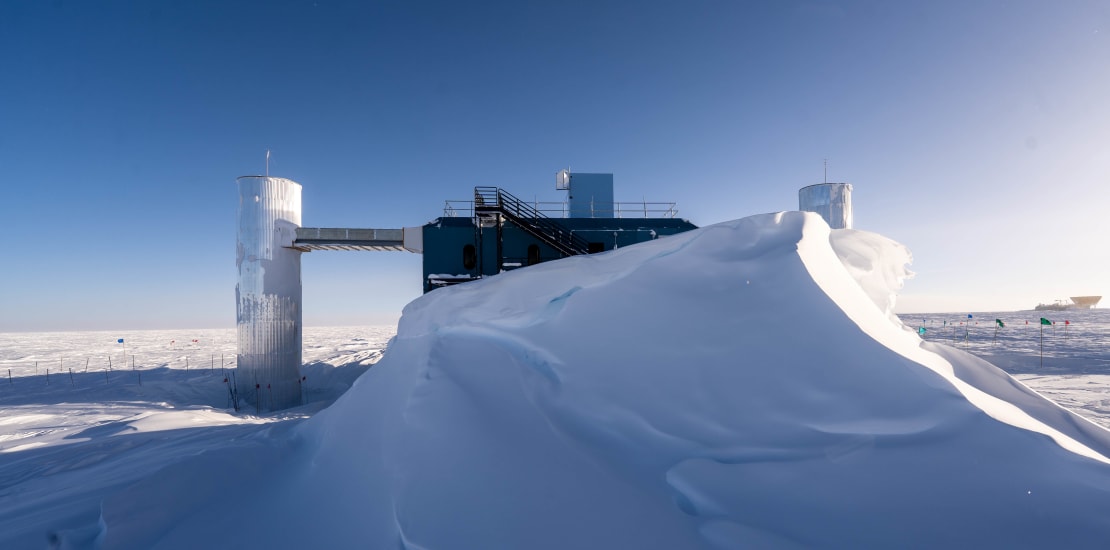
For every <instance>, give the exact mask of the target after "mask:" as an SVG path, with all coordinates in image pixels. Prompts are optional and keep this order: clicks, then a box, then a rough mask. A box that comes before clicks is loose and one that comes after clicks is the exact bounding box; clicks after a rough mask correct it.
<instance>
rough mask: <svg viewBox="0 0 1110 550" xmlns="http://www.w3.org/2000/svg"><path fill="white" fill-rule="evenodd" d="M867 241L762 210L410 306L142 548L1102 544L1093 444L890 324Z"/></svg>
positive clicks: (971, 364) (1100, 487) (979, 370)
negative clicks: (264, 464)
mask: <svg viewBox="0 0 1110 550" xmlns="http://www.w3.org/2000/svg"><path fill="white" fill-rule="evenodd" d="M830 239H832V240H834V241H838V243H837V245H836V248H835V250H841V251H844V250H851V251H853V254H854V256H852V257H851V258H849V259H846V260H844V262H845V263H848V264H850V266H854V267H849V268H847V269H846V268H845V264H844V263H842V259H841V258H840V257H838V256H837V254H836V252H835V251H834V246H833V244H831V243H830ZM863 241H867V242H863ZM877 242H879V241H876V240H874V236H870V235H868V234H865V233H862V232H856V233H841V234H838V235H836V236H835V237H831V235H830V230H829V228H828V226H827V225H826V224H825V223H824V222H823V221H822V220H821V219H820V218H819V217H818V216H816V215H813V214H805V213H800V212H787V213H779V214H766V215H759V216H752V217H749V218H744V219H741V220H737V221H733V222H728V223H723V224H718V225H714V226H710V227H706V228H702V229H699V230H696V231H691V232H688V233H683V234H680V235H675V236H672V237H667V238H663V239H659V240H657V241H652V242H649V243H643V244H641V245H636V246H631V247H627V248H622V249H620V250H616V251H612V252H609V253H604V254H598V255H591V256H585V257H575V258H568V259H565V260H561V261H558V262H550V263H545V264H540V265H537V266H533V267H529V268H527V269H521V270H517V271H513V272H509V273H506V274H503V275H499V276H497V277H492V278H489V279H485V280H482V281H478V282H475V283H468V284H466V285H460V286H457V287H452V288H448V289H441V290H436V291H434V292H431V293H429V294H427V295H425V296H423V297H422V298H420V299H417V300H416V301H414V302H413V303H411V304H410V305H409V306H408V307H406V309H405V312H404V316H403V318H402V320H401V323H400V325H399V327H398V333H397V336H396V338H395V340H394V341H393V343H392V344H391V346H390V347H389V349H388V351H387V353H386V356H385V357H384V358H383V359H382V361H381V362H379V363H378V365H377V366H376V367H375V368H373V369H371V370H370V371H369V372H367V373H366V374H365V375H364V376H362V377H361V378H360V379H359V380H358V381H357V382H356V383H355V385H354V386H353V387H352V389H351V390H350V391H349V392H348V393H347V394H346V395H344V396H343V397H342V398H341V399H340V400H339V401H337V402H336V403H335V405H334V406H332V407H330V408H329V409H327V410H325V411H322V412H321V413H319V414H318V415H316V416H315V417H313V418H312V419H310V420H309V421H307V422H305V423H304V424H303V425H301V426H300V429H299V439H298V445H299V447H298V450H297V451H296V452H294V453H292V454H291V455H290V456H289V457H287V459H286V460H285V464H284V465H283V466H281V467H280V468H275V475H273V476H268V475H266V474H259V475H260V476H262V477H267V478H270V479H273V480H274V481H273V482H271V484H269V485H267V487H266V488H265V490H264V491H260V492H258V493H259V494H258V495H257V496H255V497H253V498H250V497H247V496H246V495H252V494H255V493H256V492H255V491H252V490H251V489H252V488H248V487H243V488H241V490H239V491H237V493H238V494H239V495H241V496H242V497H243V498H247V499H248V500H249V503H247V504H244V503H243V502H242V499H240V501H237V502H235V503H234V505H232V504H223V505H220V504H219V503H217V504H216V505H212V506H209V507H207V508H205V509H202V510H194V509H189V510H179V511H177V513H175V514H171V515H172V517H174V518H175V520H173V521H172V522H170V523H171V525H168V526H167V527H166V528H165V535H164V536H163V537H162V538H161V539H160V541H159V545H160V546H161V547H165V548H186V547H202V546H206V545H209V544H208V543H211V542H213V541H214V540H219V544H220V545H223V546H235V545H238V544H244V545H247V544H249V545H251V546H273V547H283V548H289V547H309V546H311V547H370V548H398V547H400V548H614V547H619V548H667V549H670V548H732V547H787V548H788V547H813V546H839V547H860V546H864V547H875V546H878V547H902V546H907V545H909V546H933V547H938V546H960V547H975V546H993V547H1029V546H1042V547H1045V546H1054V547H1061V546H1068V547H1085V546H1086V547H1096V546H1099V545H1100V544H1101V542H1102V541H1104V540H1105V538H1106V537H1107V536H1108V535H1110V518H1108V517H1107V516H1106V514H1104V513H1103V511H1104V510H1106V509H1107V507H1108V506H1110V467H1108V466H1107V464H1106V462H1107V460H1106V458H1105V456H1106V454H1107V449H1108V448H1110V445H1108V443H1110V441H1108V439H1107V437H1106V432H1105V431H1104V430H1101V429H1100V428H1097V427H1095V426H1094V425H1092V424H1090V423H1087V422H1085V421H1082V420H1078V419H1077V417H1075V416H1074V415H1071V414H1070V413H1067V412H1062V411H1060V410H1057V409H1058V408H1054V407H1053V406H1052V405H1051V404H1050V403H1048V402H1046V401H1044V400H1043V399H1041V398H1040V397H1039V396H1036V395H1035V394H1032V393H1029V392H1026V391H1024V389H1023V388H1022V387H1021V386H1020V385H1019V384H1016V383H1015V382H1014V381H1013V380H1012V379H1010V378H1009V377H1008V376H1006V375H1004V374H1001V373H1000V372H997V371H996V370H993V367H991V366H990V365H989V364H986V363H985V362H982V361H979V360H974V359H973V358H971V357H970V356H968V355H966V354H964V353H962V352H959V351H958V350H953V349H951V348H944V349H943V356H942V355H941V354H939V353H937V352H935V351H932V350H935V349H937V348H935V347H933V348H929V349H927V348H925V347H923V346H922V345H921V341H920V339H918V338H917V337H916V336H915V335H913V334H912V333H910V332H908V331H906V330H905V329H904V327H902V326H901V325H900V324H896V323H895V322H892V321H891V319H890V317H889V315H888V313H889V309H888V308H889V305H890V302H889V301H884V299H883V297H884V296H889V294H890V291H891V287H892V286H896V285H897V284H899V279H900V277H899V276H898V274H899V273H905V271H904V268H905V265H904V264H905V262H906V261H907V260H908V253H907V254H895V253H890V252H889V251H890V250H891V248H890V247H889V246H886V245H885V244H883V245H881V246H871V245H873V244H875V243H877ZM887 242H888V243H889V241H887ZM884 251H885V252H884ZM853 270H854V271H853ZM899 270H901V271H899ZM876 271H877V272H881V273H882V274H883V275H881V276H870V275H869V274H871V275H873V274H874V273H875V272H876ZM890 274H893V275H894V276H893V277H892V276H889V275H890ZM868 281H871V282H868ZM861 284H862V285H864V287H870V288H864V287H861V286H860V285H861ZM874 285H879V286H874ZM884 306H885V307H884ZM131 496H132V497H133V499H142V498H146V499H148V500H150V501H151V502H152V507H153V506H154V504H153V503H155V502H160V500H159V499H158V498H156V497H157V496H158V495H156V494H155V493H150V494H135V495H131ZM161 506H162V507H163V508H164V507H165V506H167V505H165V504H163V505H161ZM169 506H172V505H169ZM133 508H136V509H138V508H140V507H138V506H135V507H133ZM165 513H166V511H165V510H164V509H162V510H160V511H159V513H158V514H154V513H152V514H151V516H150V517H141V516H132V517H129V518H127V519H126V520H122V519H121V521H133V522H138V521H146V522H157V521H159V520H160V519H159V518H163V519H161V520H160V521H162V522H163V523H165V521H166V520H165V519H164V517H165ZM229 514H234V515H235V517H236V518H237V520H236V526H237V529H236V530H234V531H233V532H231V533H224V532H221V533H219V537H220V538H219V539H212V538H206V537H214V536H216V535H215V534H214V533H213V530H212V529H211V528H210V527H206V526H207V525H209V523H208V522H213V521H219V520H221V519H222V518H226V517H227V516H228V515H229ZM224 523H225V524H226V522H224ZM148 531H149V530H148ZM112 533H113V528H112V526H111V525H109V526H108V528H107V534H108V538H110V537H111V534H112ZM106 546H109V547H113V544H106ZM126 546H127V545H126V543H121V544H118V545H114V547H126Z"/></svg>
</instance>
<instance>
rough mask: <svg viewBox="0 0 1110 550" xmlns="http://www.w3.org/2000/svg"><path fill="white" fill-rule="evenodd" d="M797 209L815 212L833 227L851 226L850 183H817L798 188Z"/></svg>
mask: <svg viewBox="0 0 1110 550" xmlns="http://www.w3.org/2000/svg"><path fill="white" fill-rule="evenodd" d="M798 210H801V211H802V212H816V213H818V214H820V215H821V217H822V218H824V219H825V222H827V223H828V224H829V227H831V228H833V229H851V228H852V184H850V183H818V184H817V185H810V186H807V187H803V188H801V189H799V190H798Z"/></svg>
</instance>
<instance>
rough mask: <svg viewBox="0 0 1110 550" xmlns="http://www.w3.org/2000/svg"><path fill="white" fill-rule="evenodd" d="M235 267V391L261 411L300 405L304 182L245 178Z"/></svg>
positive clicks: (242, 186) (239, 214)
mask: <svg viewBox="0 0 1110 550" xmlns="http://www.w3.org/2000/svg"><path fill="white" fill-rule="evenodd" d="M237 181H238V185H239V210H238V219H239V229H238V234H237V239H236V240H237V242H236V254H235V256H236V259H235V265H236V267H237V268H238V269H239V284H238V285H237V286H236V287H235V295H236V296H235V298H236V299H235V303H236V327H237V329H238V341H239V344H238V369H237V371H236V375H235V382H236V388H237V391H238V393H239V396H240V397H242V398H245V399H246V400H247V401H248V402H250V403H253V404H255V406H256V407H257V408H259V409H266V410H278V409H286V408H289V407H295V406H297V405H300V404H301V387H300V366H301V336H302V327H301V253H300V252H299V251H297V250H295V249H293V248H291V246H292V244H293V241H294V240H295V239H296V228H298V227H300V225H301V185H300V184H299V183H297V182H295V181H292V180H287V179H285V178H271V177H268V176H243V177H241V178H239V179H238V180H237Z"/></svg>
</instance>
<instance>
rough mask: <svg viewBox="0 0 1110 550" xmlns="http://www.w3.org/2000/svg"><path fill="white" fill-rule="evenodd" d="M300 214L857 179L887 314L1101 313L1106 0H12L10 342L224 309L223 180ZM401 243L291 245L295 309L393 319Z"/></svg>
mask: <svg viewBox="0 0 1110 550" xmlns="http://www.w3.org/2000/svg"><path fill="white" fill-rule="evenodd" d="M267 149H270V150H272V151H273V162H272V164H271V169H270V172H271V174H272V175H278V176H283V177H287V178H291V179H294V180H296V181H298V182H300V183H301V184H303V185H304V194H303V202H304V216H303V222H304V225H306V226H311V227H384V228H388V227H402V226H414V225H420V224H423V223H425V222H427V221H429V220H431V219H433V218H435V217H436V216H438V215H439V214H440V213H441V212H442V205H443V201H444V200H445V199H464V198H466V197H467V196H469V195H470V193H471V189H472V187H473V186H475V185H497V186H502V187H505V188H507V189H509V190H510V191H511V192H513V193H514V194H516V195H518V196H522V197H528V198H532V197H537V198H538V199H539V200H545V199H548V200H559V199H560V194H559V192H557V191H556V190H555V189H554V174H555V172H556V171H557V170H559V169H560V168H566V167H569V168H570V169H571V170H572V171H582V172H613V173H614V174H615V182H616V194H617V199H618V200H641V199H643V198H645V197H646V199H647V200H649V201H651V200H656V201H677V202H678V206H679V209H680V213H681V215H682V216H683V217H686V218H688V219H690V220H691V221H692V222H694V223H696V224H698V225H707V224H711V223H714V222H719V221H724V220H729V219H734V218H739V217H743V216H746V215H750V214H755V213H761V212H770V211H779V210H790V209H795V208H797V191H798V189H799V188H800V187H803V186H805V185H809V184H812V183H820V182H821V181H822V177H823V176H822V159H825V158H828V159H829V181H847V182H851V183H852V184H853V185H854V187H855V191H854V206H855V212H856V226H857V228H859V229H866V230H870V231H876V232H879V233H882V234H884V235H887V236H889V237H891V238H894V239H896V240H899V241H901V242H902V243H904V244H906V245H907V246H908V247H909V248H910V249H911V250H912V251H913V253H914V256H915V262H914V264H913V269H914V271H916V272H917V277H916V278H915V279H913V280H911V281H909V282H908V283H907V285H906V288H905V291H904V292H903V295H902V300H901V302H900V307H899V309H900V310H901V311H903V312H918V311H920V312H924V311H987V310H1010V309H1028V308H1030V307H1032V306H1033V305H1035V304H1036V303H1037V302H1040V301H1050V300H1053V299H1057V298H1064V297H1067V296H1070V295H1078V294H1104V295H1107V301H1108V302H1110V246H1108V244H1107V239H1108V237H1110V230H1108V227H1110V221H1108V219H1107V208H1108V205H1110V200H1108V199H1110V190H1108V187H1107V184H1108V183H1110V3H1107V2H1106V1H1104V0H1091V1H1072V0H1065V1H1061V2H1045V1H1010V0H1006V1H1002V0H999V1H976V0H972V1H940V2H888V1H884V0H873V1H850V2H831V1H813V0H797V1H791V0H784V1H739V0H735V1H725V0H715V1H701V0H695V1H690V2H679V1H666V2H663V1H626V2H609V1H596V0H586V1H558V2H520V1H489V2H457V1H440V2H436V1H422V0H404V1H402V0H384V1H363V2H338V1H334V0H315V1H313V0H307V1H284V2H224V1H189V2H170V1H135V2H110V1H109V2H80V1H55V2H42V1H38V0H15V1H9V2H3V3H0V179H2V181H3V185H2V189H3V198H0V217H2V219H3V226H4V236H5V238H4V247H3V248H4V250H3V255H2V256H0V258H2V259H0V331H23V330H34V331H47V330H84V329H144V328H201V327H227V326H233V325H234V323H235V303H234V288H235V283H236V270H235V210H236V202H237V192H236V184H235V178H236V177H237V176H241V175H248V174H258V173H261V172H262V171H263V169H264V168H263V163H264V156H265V151H266V150H267ZM420 261H421V258H420V256H418V255H415V254H408V253H351V252H347V253H340V252H331V253H328V252H312V253H309V254H306V255H304V258H303V280H304V308H305V315H304V319H305V323H306V324H307V325H310V326H319V325H342V324H373V323H384V322H392V321H394V320H396V318H397V317H398V316H399V315H400V311H401V308H402V307H403V306H404V305H405V304H406V303H407V302H408V301H410V300H412V299H413V298H415V297H417V296H418V295H419V294H420V288H421V286H420Z"/></svg>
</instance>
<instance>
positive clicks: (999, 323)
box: [994, 319, 1006, 327]
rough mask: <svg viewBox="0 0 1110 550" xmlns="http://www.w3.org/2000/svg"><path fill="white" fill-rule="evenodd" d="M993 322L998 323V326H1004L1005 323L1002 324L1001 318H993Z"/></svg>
mask: <svg viewBox="0 0 1110 550" xmlns="http://www.w3.org/2000/svg"><path fill="white" fill-rule="evenodd" d="M994 322H996V323H998V326H1000V327H1004V326H1006V325H1005V324H1004V323H1003V322H1002V319H995V320H994Z"/></svg>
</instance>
